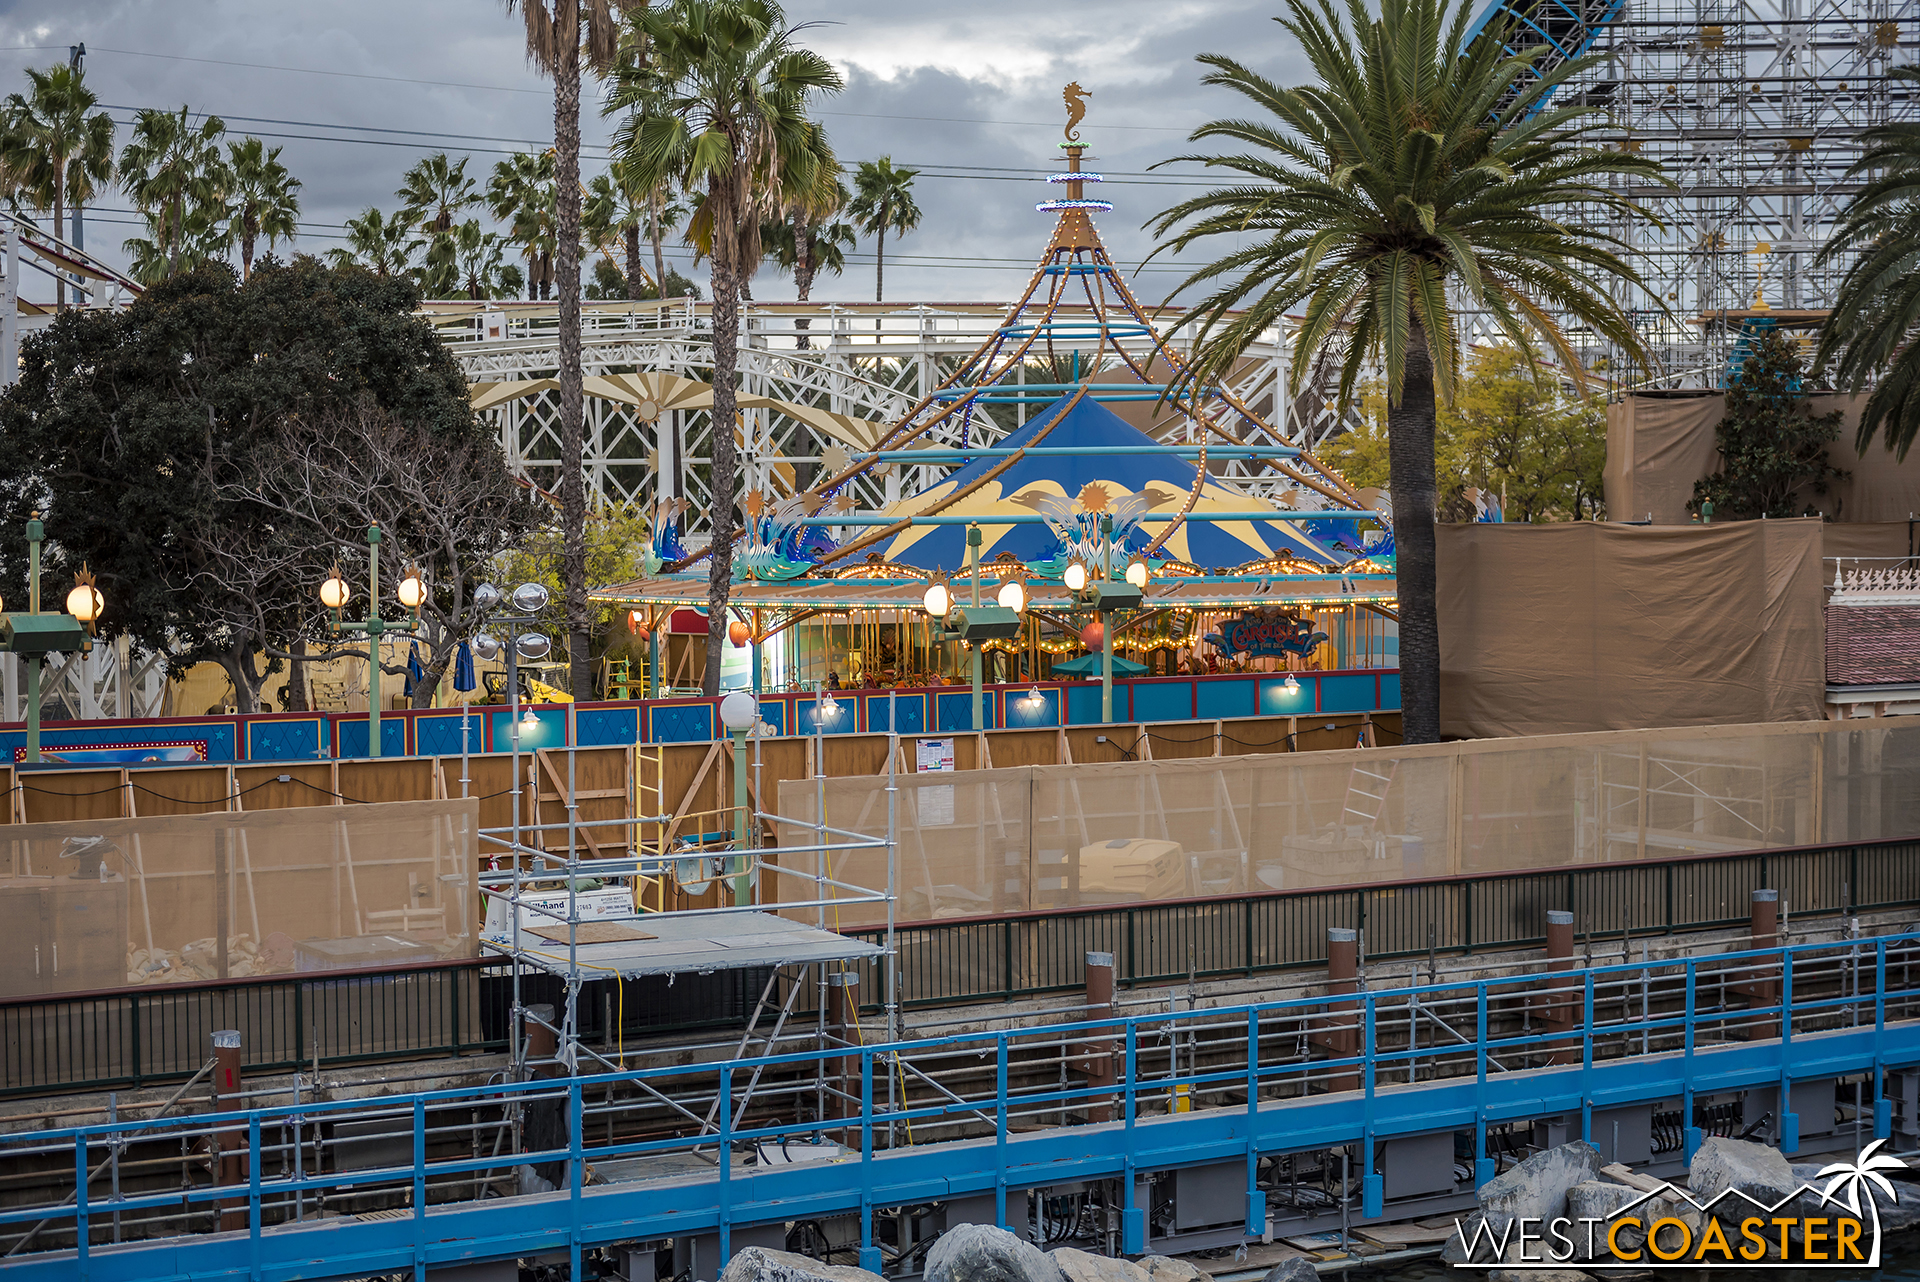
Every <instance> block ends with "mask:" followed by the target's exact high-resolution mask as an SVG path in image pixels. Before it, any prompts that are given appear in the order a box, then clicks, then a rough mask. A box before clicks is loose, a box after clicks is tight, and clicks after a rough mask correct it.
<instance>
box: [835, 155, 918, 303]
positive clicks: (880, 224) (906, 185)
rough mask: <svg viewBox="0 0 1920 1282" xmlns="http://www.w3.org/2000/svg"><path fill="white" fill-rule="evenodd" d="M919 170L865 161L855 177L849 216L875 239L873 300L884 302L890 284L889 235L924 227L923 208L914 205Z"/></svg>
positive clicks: (884, 158) (887, 161)
mask: <svg viewBox="0 0 1920 1282" xmlns="http://www.w3.org/2000/svg"><path fill="white" fill-rule="evenodd" d="M919 173H920V171H919V170H917V169H896V168H894V164H893V157H891V156H882V157H880V159H878V160H863V161H861V162H860V168H859V169H857V170H855V171H854V175H853V190H854V196H853V201H852V203H850V204H849V205H848V206H847V214H848V216H849V217H851V218H852V219H853V225H854V227H855V228H856V229H857V230H859V231H860V232H862V233H863V234H865V235H868V236H871V237H873V301H874V302H876V303H877V302H880V301H881V300H882V297H883V295H884V293H885V286H886V283H887V233H888V232H889V231H891V232H893V233H894V234H895V235H898V236H904V235H906V234H907V233H908V232H910V231H912V230H913V229H914V228H916V227H918V226H919V225H920V206H918V205H916V204H914V202H913V180H914V179H915V178H916V177H918V176H919Z"/></svg>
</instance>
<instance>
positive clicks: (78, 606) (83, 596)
mask: <svg viewBox="0 0 1920 1282" xmlns="http://www.w3.org/2000/svg"><path fill="white" fill-rule="evenodd" d="M106 604H107V603H106V602H105V601H104V600H102V599H101V597H100V593H99V592H97V591H95V590H94V587H93V585H92V584H91V583H81V584H76V585H75V586H74V589H73V591H71V592H69V593H67V613H68V614H71V615H72V616H73V617H74V618H76V619H78V620H80V622H82V623H92V622H93V621H94V620H95V619H97V618H99V617H100V611H101V610H103V609H105V608H106Z"/></svg>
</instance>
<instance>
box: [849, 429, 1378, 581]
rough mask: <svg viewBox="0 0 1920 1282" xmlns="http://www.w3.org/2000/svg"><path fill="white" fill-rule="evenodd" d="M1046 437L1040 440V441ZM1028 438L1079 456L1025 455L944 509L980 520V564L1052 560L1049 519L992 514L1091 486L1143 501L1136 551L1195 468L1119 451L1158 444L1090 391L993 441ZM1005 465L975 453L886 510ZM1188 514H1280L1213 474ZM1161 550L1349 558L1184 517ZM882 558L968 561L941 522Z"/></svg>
mask: <svg viewBox="0 0 1920 1282" xmlns="http://www.w3.org/2000/svg"><path fill="white" fill-rule="evenodd" d="M1069 407H1070V408H1069ZM1042 433H1044V434H1045V435H1044V437H1043V438H1042V439H1040V440H1039V441H1037V442H1036V441H1035V438H1036V437H1041V436H1042ZM1029 443H1037V444H1040V445H1044V446H1046V447H1048V448H1049V449H1054V448H1071V449H1073V450H1075V451H1077V452H1076V453H1074V454H1070V455H1063V454H1048V455H1045V456H1028V457H1024V458H1021V459H1019V460H1018V461H1017V462H1015V463H1014V464H1013V466H1011V467H1009V468H1007V469H1006V470H1005V471H1004V472H1001V473H1000V474H999V475H998V476H996V477H994V478H993V479H992V480H991V481H988V482H987V483H986V484H985V485H983V486H981V487H980V488H979V489H978V490H975V491H974V492H973V493H972V494H969V495H967V496H966V497H964V498H961V499H959V500H958V501H956V502H953V503H951V504H950V505H948V506H946V507H944V508H941V509H940V510H941V514H942V515H943V516H949V517H951V516H968V517H973V518H975V519H977V520H978V521H979V523H980V531H981V547H980V558H981V560H982V561H988V560H991V559H993V558H994V557H996V556H998V555H1000V554H1001V553H1003V552H1010V553H1012V554H1013V555H1014V556H1016V557H1018V558H1019V559H1020V560H1021V561H1022V562H1023V563H1025V564H1028V565H1032V564H1035V563H1037V562H1043V561H1047V560H1050V559H1051V558H1052V557H1053V556H1054V555H1055V554H1056V553H1057V552H1058V550H1059V540H1058V537H1057V536H1056V535H1055V533H1054V531H1053V530H1052V529H1051V528H1049V527H1048V526H1047V525H1045V524H1025V525H1008V524H1001V525H996V524H994V520H993V518H994V517H995V516H1004V515H1008V514H1015V513H1018V514H1025V515H1028V516H1031V514H1032V513H1034V512H1037V511H1040V510H1041V509H1042V503H1043V501H1044V500H1045V499H1047V498H1050V497H1051V498H1065V499H1067V500H1075V499H1077V498H1079V497H1080V496H1081V495H1082V494H1084V493H1085V492H1087V487H1088V486H1089V485H1093V486H1097V487H1098V489H1099V490H1100V491H1101V492H1103V493H1104V494H1106V495H1107V496H1109V497H1110V498H1119V497H1120V496H1122V495H1126V494H1141V495H1144V496H1145V497H1146V499H1147V501H1148V510H1147V515H1146V516H1145V517H1144V518H1143V520H1142V523H1141V525H1140V526H1139V527H1136V528H1135V529H1133V530H1132V531H1130V532H1129V534H1128V535H1127V538H1126V546H1125V549H1124V551H1125V552H1127V553H1132V552H1137V551H1140V550H1142V549H1144V548H1145V547H1146V546H1147V544H1148V543H1149V542H1151V541H1152V540H1153V539H1154V538H1155V537H1156V536H1157V535H1158V534H1159V533H1160V531H1161V530H1164V529H1165V528H1166V526H1165V524H1164V523H1161V522H1157V521H1156V520H1155V518H1156V517H1171V516H1173V515H1175V514H1176V513H1178V512H1179V511H1180V509H1181V507H1182V506H1183V505H1184V504H1185V503H1186V500H1187V495H1188V494H1189V493H1190V492H1191V491H1192V489H1193V482H1194V473H1195V465H1194V464H1193V463H1192V462H1189V461H1188V460H1186V459H1181V458H1176V457H1174V456H1172V455H1168V454H1160V455H1156V454H1132V453H1129V454H1122V453H1116V452H1115V450H1116V449H1117V448H1119V447H1133V448H1136V449H1137V448H1138V447H1141V446H1153V445H1156V444H1159V442H1156V441H1155V440H1154V439H1153V438H1152V437H1150V436H1148V435H1147V434H1146V433H1145V432H1142V431H1140V430H1139V429H1138V428H1136V427H1134V426H1132V425H1131V424H1129V423H1127V422H1126V420H1124V419H1122V418H1121V417H1120V416H1119V415H1117V414H1115V413H1114V412H1113V411H1112V410H1110V409H1108V408H1107V407H1106V406H1104V405H1101V404H1099V403H1098V402H1097V401H1094V400H1093V399H1091V398H1090V397H1083V398H1081V399H1080V400H1079V401H1078V402H1077V403H1076V402H1074V401H1073V399H1072V398H1071V397H1070V396H1063V397H1061V398H1060V399H1059V400H1057V401H1055V402H1053V403H1052V404H1051V405H1048V406H1047V407H1046V408H1045V409H1043V410H1041V411H1039V412H1038V413H1037V414H1035V415H1034V416H1033V417H1031V418H1029V419H1028V420H1027V422H1026V423H1025V424H1024V425H1023V426H1022V427H1021V428H1020V429H1019V430H1018V431H1016V432H1014V433H1012V434H1011V435H1009V436H1008V437H1007V438H1006V439H1005V440H1003V441H1001V442H999V444H1000V446H1002V447H1004V448H1017V447H1019V446H1022V445H1026V444H1029ZM1003 462H1005V459H1004V457H998V458H996V457H988V458H980V459H975V460H974V461H973V462H971V463H968V464H967V465H966V466H964V467H962V468H960V469H958V470H957V471H954V472H952V473H950V474H949V475H948V476H947V477H946V479H945V480H943V481H942V482H941V483H940V484H939V485H936V486H934V487H933V488H932V489H929V490H925V491H923V492H921V493H919V494H916V495H914V496H913V497H912V498H909V499H905V500H903V501H901V502H900V503H897V504H895V505H894V506H893V507H892V508H890V509H888V511H887V515H889V516H909V515H913V514H916V513H919V512H924V511H926V510H927V509H929V508H932V507H935V506H937V505H938V504H939V503H940V502H941V500H943V499H945V498H947V497H948V496H949V495H951V494H953V493H955V492H956V491H958V490H963V489H965V488H967V487H968V486H969V485H972V484H974V483H975V482H977V481H979V480H980V478H981V477H983V476H985V475H986V474H987V473H988V472H990V471H992V470H993V469H994V468H995V467H997V466H999V465H1000V464H1001V463H1003ZM1193 511H1194V512H1196V513H1205V512H1255V511H1271V512H1273V513H1274V514H1275V515H1276V516H1278V515H1279V512H1280V510H1279V509H1278V508H1275V507H1273V506H1272V505H1271V504H1269V503H1266V502H1264V501H1262V500H1260V499H1255V498H1252V497H1250V496H1248V495H1246V494H1241V493H1237V492H1235V491H1233V490H1230V489H1228V488H1226V487H1225V486H1223V485H1221V484H1219V483H1218V482H1216V481H1213V480H1211V479H1209V480H1206V481H1204V482H1203V483H1202V485H1201V489H1200V497H1199V499H1198V501H1196V502H1195V503H1194V506H1193ZM1115 550H1116V552H1119V551H1121V549H1119V548H1116V549H1115ZM1160 554H1161V555H1164V556H1171V557H1174V558H1177V559H1178V560H1182V561H1187V562H1189V563H1191V564H1194V565H1200V566H1236V565H1244V564H1246V563H1247V562H1249V561H1254V560H1259V559H1262V558H1266V557H1272V556H1278V555H1282V554H1291V555H1292V556H1293V557H1295V558H1296V559H1298V560H1301V561H1308V562H1312V563H1314V564H1319V565H1337V564H1341V563H1343V562H1345V561H1347V560H1349V559H1350V557H1348V556H1342V555H1339V554H1337V553H1335V552H1334V551H1332V550H1330V549H1329V548H1327V547H1325V546H1324V545H1322V544H1321V543H1320V542H1319V540H1317V539H1315V538H1313V537H1312V536H1311V535H1309V534H1307V533H1305V532H1304V531H1303V530H1301V529H1299V528H1298V527H1297V526H1295V525H1292V524H1288V523H1285V522H1281V521H1257V520H1256V521H1221V522H1211V521H1191V522H1182V523H1181V525H1180V527H1179V528H1178V529H1176V530H1175V531H1174V532H1173V535H1172V537H1170V538H1169V539H1168V540H1167V541H1166V542H1165V543H1164V544H1162V545H1161V549H1160ZM883 555H884V558H885V559H886V560H888V561H895V562H900V563H902V564H906V565H912V566H918V567H919V568H921V569H925V570H948V571H959V570H961V569H963V568H964V567H965V565H966V561H967V536H966V529H965V527H964V526H961V525H942V526H933V527H918V528H915V529H910V530H906V531H904V532H903V533H901V534H900V535H899V536H897V537H896V538H895V539H894V540H893V541H892V542H891V543H890V544H888V546H887V548H886V551H885V552H884V554H883Z"/></svg>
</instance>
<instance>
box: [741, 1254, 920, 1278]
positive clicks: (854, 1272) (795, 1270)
mask: <svg viewBox="0 0 1920 1282" xmlns="http://www.w3.org/2000/svg"><path fill="white" fill-rule="evenodd" d="M720 1282H882V1279H881V1278H880V1277H879V1276H878V1275H877V1274H873V1273H869V1272H867V1271H866V1270H865V1269H856V1268H852V1267H850V1266H848V1265H844V1264H822V1263H820V1261H818V1260H815V1259H811V1258H809V1257H808V1256H804V1255H794V1254H791V1253H790V1252H787V1251H769V1250H767V1249H766V1248H765V1247H761V1246H750V1247H748V1248H747V1249H746V1250H744V1251H740V1252H738V1253H736V1254H735V1255H734V1257H733V1258H732V1259H731V1260H729V1261H727V1269H726V1272H724V1273H722V1274H721V1275H720Z"/></svg>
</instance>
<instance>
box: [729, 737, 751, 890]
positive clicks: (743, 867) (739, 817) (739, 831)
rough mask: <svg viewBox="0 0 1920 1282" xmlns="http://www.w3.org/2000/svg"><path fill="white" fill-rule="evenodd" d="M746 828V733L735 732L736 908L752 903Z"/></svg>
mask: <svg viewBox="0 0 1920 1282" xmlns="http://www.w3.org/2000/svg"><path fill="white" fill-rule="evenodd" d="M750 728H751V727H749V729H750ZM747 827H748V825H747V732H746V731H745V730H736V731H734V732H733V851H734V854H733V857H734V858H735V859H738V860H739V861H740V863H739V865H738V866H739V868H740V873H739V875H738V876H736V877H735V878H734V879H733V904H734V907H736V908H741V907H745V906H746V905H747V904H750V903H752V902H753V892H752V890H751V889H750V888H749V885H748V881H749V875H748V873H747Z"/></svg>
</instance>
